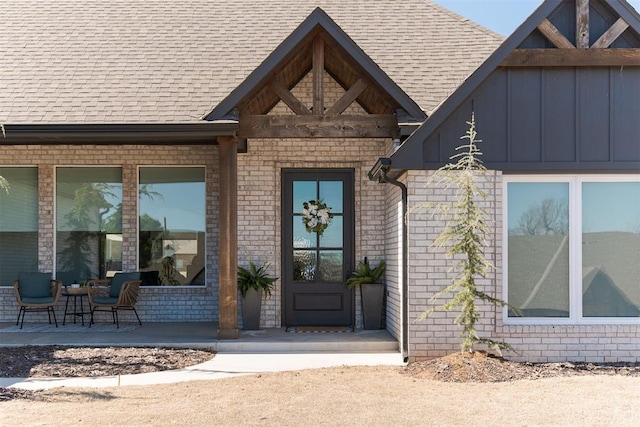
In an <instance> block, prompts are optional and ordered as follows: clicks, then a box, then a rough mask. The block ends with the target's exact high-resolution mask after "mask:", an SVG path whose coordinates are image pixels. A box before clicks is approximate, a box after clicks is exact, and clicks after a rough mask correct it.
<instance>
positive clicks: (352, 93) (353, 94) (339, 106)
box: [326, 78, 368, 116]
mask: <svg viewBox="0 0 640 427" xmlns="http://www.w3.org/2000/svg"><path fill="white" fill-rule="evenodd" d="M367 86H368V84H367V82H366V81H365V80H364V79H363V78H359V79H358V80H357V81H356V82H355V83H354V84H353V86H351V87H350V88H349V90H348V91H346V92H345V93H344V95H342V97H341V98H340V99H338V100H337V101H336V103H335V104H333V106H331V108H329V109H328V110H327V113H326V114H327V115H328V116H330V115H332V114H342V113H343V112H344V110H346V109H347V108H349V105H351V104H352V103H353V101H355V100H356V98H357V97H358V96H360V94H361V93H362V92H364V90H365V89H366V88H367Z"/></svg>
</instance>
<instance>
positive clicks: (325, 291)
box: [282, 169, 354, 326]
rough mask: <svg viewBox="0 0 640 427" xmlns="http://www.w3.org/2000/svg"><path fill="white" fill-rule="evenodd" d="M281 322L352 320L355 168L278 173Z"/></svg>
mask: <svg viewBox="0 0 640 427" xmlns="http://www.w3.org/2000/svg"><path fill="white" fill-rule="evenodd" d="M282 177H283V178H282V192H283V194H282V201H283V204H282V219H283V233H282V236H283V242H282V249H283V255H282V259H283V263H282V266H283V271H282V283H283V289H284V297H283V305H284V315H285V317H284V323H285V325H286V326H303V325H313V326H342V325H352V324H353V292H352V291H351V290H349V289H347V287H346V286H345V282H346V278H347V274H348V273H349V271H350V270H351V268H352V265H353V240H354V237H353V234H354V233H353V228H354V219H353V216H354V213H353V211H354V207H353V204H354V203H353V171H352V170H348V169H313V170H311V169H309V170H307V169H305V170H301V169H292V170H283V174H282Z"/></svg>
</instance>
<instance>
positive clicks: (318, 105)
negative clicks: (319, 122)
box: [313, 37, 324, 115]
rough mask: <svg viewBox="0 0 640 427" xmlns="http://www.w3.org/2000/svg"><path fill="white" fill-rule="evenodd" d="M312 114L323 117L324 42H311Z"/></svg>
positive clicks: (319, 38)
mask: <svg viewBox="0 0 640 427" xmlns="http://www.w3.org/2000/svg"><path fill="white" fill-rule="evenodd" d="M313 114H315V115H324V40H322V38H321V37H316V38H315V40H314V41H313Z"/></svg>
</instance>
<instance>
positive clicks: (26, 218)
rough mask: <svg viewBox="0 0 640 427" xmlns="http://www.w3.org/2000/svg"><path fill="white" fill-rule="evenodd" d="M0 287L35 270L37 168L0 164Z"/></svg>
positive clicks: (36, 265) (36, 260)
mask: <svg viewBox="0 0 640 427" xmlns="http://www.w3.org/2000/svg"><path fill="white" fill-rule="evenodd" d="M0 176H2V177H3V178H4V179H5V180H6V181H7V184H8V186H9V188H8V189H7V190H6V191H5V189H3V188H1V187H0V286H8V285H11V283H12V282H13V281H14V280H16V279H17V278H18V273H19V272H21V271H38V169H37V168H12V167H0Z"/></svg>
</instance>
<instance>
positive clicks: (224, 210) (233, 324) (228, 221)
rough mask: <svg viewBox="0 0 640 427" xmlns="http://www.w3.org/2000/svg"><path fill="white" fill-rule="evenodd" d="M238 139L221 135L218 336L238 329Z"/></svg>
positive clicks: (224, 336) (233, 334)
mask: <svg viewBox="0 0 640 427" xmlns="http://www.w3.org/2000/svg"><path fill="white" fill-rule="evenodd" d="M237 156H238V138H237V137H233V136H222V137H218V162H219V174H220V198H219V206H218V209H219V219H218V227H219V233H218V248H219V249H218V251H219V257H220V263H219V264H220V265H219V280H218V281H219V287H218V299H219V313H218V315H219V321H218V339H234V338H238V337H239V336H240V332H239V331H238V159H237Z"/></svg>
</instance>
